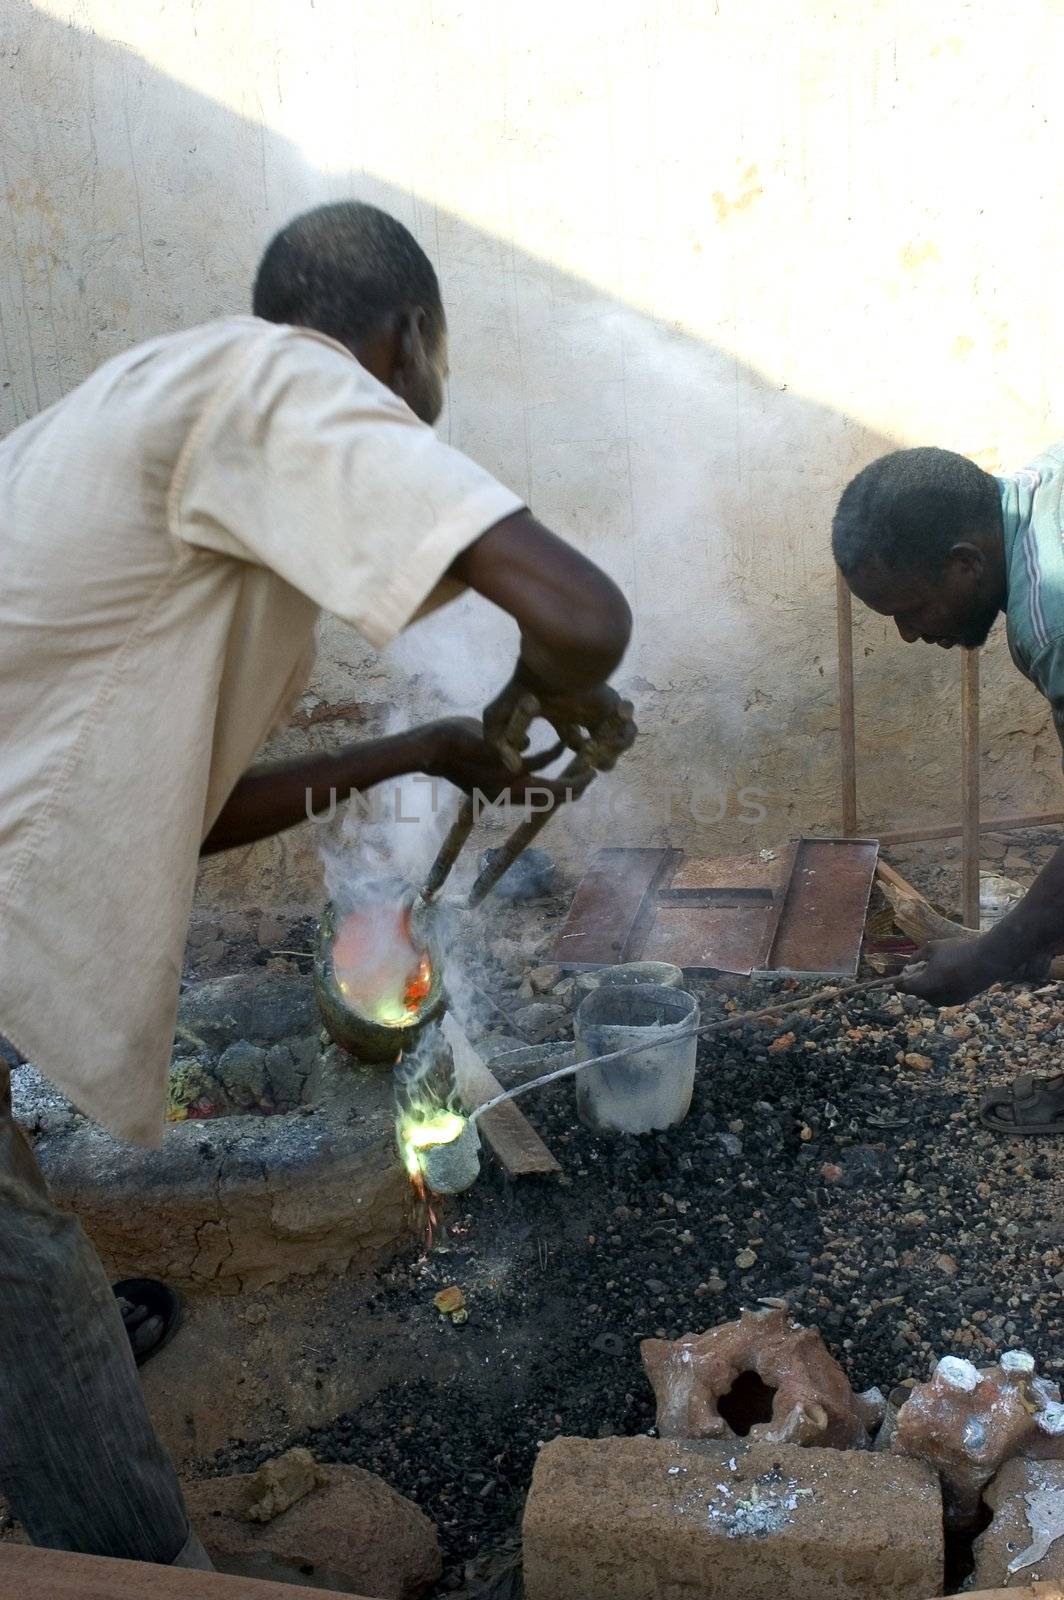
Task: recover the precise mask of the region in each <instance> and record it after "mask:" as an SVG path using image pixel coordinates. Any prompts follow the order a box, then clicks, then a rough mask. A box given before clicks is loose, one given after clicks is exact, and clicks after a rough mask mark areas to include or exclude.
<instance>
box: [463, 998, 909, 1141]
mask: <svg viewBox="0 0 1064 1600" xmlns="http://www.w3.org/2000/svg"><path fill="white" fill-rule="evenodd" d="M893 987H894V979H893V977H882V978H864V979H862V980H861V982H860V983H848V984H844V985H843V986H842V987H841V988H831V989H821V990H820V991H819V993H817V994H807V995H803V996H802V997H801V998H800V999H798V1000H784V1001H781V1002H780V1004H779V1005H775V1006H765V1007H764V1009H763V1010H761V1011H735V1012H733V1013H732V1015H731V1016H730V1017H715V1018H714V1019H713V1021H712V1022H703V1023H700V1025H699V1026H698V1027H697V1028H684V1029H683V1030H682V1032H679V1033H671V1034H670V1035H669V1043H670V1044H671V1043H672V1042H673V1041H674V1040H678V1039H695V1038H698V1037H700V1036H702V1037H704V1036H705V1035H706V1034H708V1033H723V1032H724V1030H725V1029H727V1028H738V1027H741V1026H742V1025H743V1024H744V1023H748V1022H763V1021H765V1020H767V1019H768V1018H769V1017H775V1016H777V1015H778V1014H779V1013H781V1012H784V1011H801V1010H806V1009H808V1008H809V1007H810V1006H815V1005H819V1004H821V1002H827V1001H829V1000H849V999H850V997H851V996H852V995H855V994H861V993H863V992H864V990H866V989H890V988H893ZM660 1044H661V1040H660V1038H657V1039H646V1040H644V1041H643V1042H642V1043H641V1044H630V1045H626V1046H625V1048H624V1049H623V1050H611V1051H610V1052H609V1054H608V1055H604V1056H592V1057H591V1058H590V1060H588V1061H570V1062H569V1064H568V1065H567V1066H564V1067H556V1068H555V1070H554V1071H553V1072H545V1073H543V1074H542V1076H541V1077H538V1078H530V1079H529V1080H528V1082H527V1083H519V1084H518V1085H517V1087H516V1088H514V1089H507V1090H506V1092H505V1093H504V1094H497V1095H495V1097H494V1098H493V1099H491V1100H486V1101H485V1102H484V1104H483V1105H482V1106H477V1108H476V1110H475V1111H472V1112H471V1113H470V1120H471V1121H475V1119H476V1118H477V1117H481V1116H483V1115H484V1112H485V1111H490V1110H491V1109H492V1108H493V1107H494V1106H499V1105H502V1103H503V1101H504V1100H513V1099H514V1098H515V1097H516V1096H517V1095H519V1094H528V1093H529V1091H530V1090H532V1089H543V1088H545V1087H546V1086H547V1084H548V1083H556V1082H557V1081H558V1079H559V1078H571V1077H573V1075H574V1074H575V1073H577V1072H583V1070H584V1068H585V1067H601V1066H606V1065H607V1064H608V1063H610V1062H613V1061H625V1060H627V1058H628V1057H629V1056H636V1055H640V1054H642V1052H643V1051H644V1050H654V1049H656V1048H657V1047H658V1046H659V1045H660Z"/></svg>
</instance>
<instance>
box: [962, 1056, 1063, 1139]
mask: <svg viewBox="0 0 1064 1600" xmlns="http://www.w3.org/2000/svg"><path fill="white" fill-rule="evenodd" d="M979 1120H980V1121H981V1122H982V1123H983V1124H984V1126H985V1127H987V1128H993V1130H994V1132H995V1133H1012V1134H1021V1135H1022V1134H1046V1133H1048V1134H1053V1133H1064V1073H1057V1074H1055V1076H1053V1077H1052V1078H1036V1077H1035V1075H1034V1073H1033V1072H1021V1073H1020V1074H1019V1076H1018V1077H1016V1078H1014V1079H1013V1081H1012V1083H1006V1084H1002V1085H1001V1087H1000V1088H998V1089H988V1090H987V1092H986V1094H984V1096H983V1098H982V1101H981V1102H980V1106H979Z"/></svg>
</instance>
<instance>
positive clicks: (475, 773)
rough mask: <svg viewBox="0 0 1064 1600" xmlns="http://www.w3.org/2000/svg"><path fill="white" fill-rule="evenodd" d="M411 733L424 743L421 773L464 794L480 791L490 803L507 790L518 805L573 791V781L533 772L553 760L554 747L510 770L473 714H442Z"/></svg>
mask: <svg viewBox="0 0 1064 1600" xmlns="http://www.w3.org/2000/svg"><path fill="white" fill-rule="evenodd" d="M507 720H509V719H508V718H507ZM415 731H416V735H417V737H418V738H419V739H421V740H422V741H423V742H424V755H423V758H422V764H421V770H422V772H424V773H425V774H426V775H427V776H428V777H430V778H446V780H447V782H448V783H453V784H454V785H455V787H456V788H458V789H463V790H464V791H465V793H466V794H471V793H472V792H473V791H474V790H479V792H480V793H481V794H483V795H484V796H485V797H486V798H487V799H488V800H491V801H495V800H499V799H501V798H502V796H503V795H504V794H508V795H509V797H510V799H511V800H513V802H514V803H515V804H516V805H521V804H523V803H524V802H525V800H526V799H533V800H539V801H540V802H542V800H543V799H544V795H545V793H547V794H550V795H552V796H553V797H554V798H555V799H556V800H564V799H566V798H567V797H568V791H569V790H571V789H572V785H566V784H563V783H560V782H559V781H558V780H557V779H550V778H542V777H540V776H539V774H538V772H537V770H536V769H537V767H539V766H543V765H545V764H546V763H547V762H549V761H551V760H553V759H555V757H556V756H557V754H558V750H557V747H555V749H554V750H548V751H545V752H544V753H543V755H541V756H540V757H538V758H537V759H535V760H531V761H526V762H522V763H521V765H520V767H519V769H518V770H517V771H516V772H515V771H514V769H513V767H512V766H510V765H508V764H507V762H506V761H505V760H504V759H503V757H502V756H501V755H500V753H499V750H498V748H497V745H496V744H495V743H494V741H492V740H491V739H489V738H488V736H487V732H486V729H485V728H484V727H482V726H481V724H480V723H479V722H477V721H476V720H475V719H474V718H472V717H446V718H444V719H443V720H442V721H440V722H430V723H427V724H426V726H425V727H423V728H419V729H417V730H415ZM573 792H574V794H575V792H577V791H575V790H574V791H573Z"/></svg>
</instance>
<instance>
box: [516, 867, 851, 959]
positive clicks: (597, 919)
mask: <svg viewBox="0 0 1064 1600" xmlns="http://www.w3.org/2000/svg"><path fill="white" fill-rule="evenodd" d="M877 854H878V846H877V845H876V843H875V841H874V840H866V839H800V840H797V841H794V842H792V843H791V844H790V845H787V846H785V847H782V848H781V849H780V850H779V851H777V852H775V853H774V857H773V859H772V860H771V861H762V860H761V859H760V858H749V857H747V858H742V857H730V858H726V859H723V860H721V861H705V860H701V861H700V860H694V861H683V860H682V857H681V854H680V852H679V851H677V850H623V849H607V850H601V851H600V852H599V854H598V855H597V856H596V858H595V862H594V865H593V866H592V868H591V870H590V871H589V872H588V873H587V874H586V876H585V877H584V879H583V880H582V882H581V884H580V887H579V888H578V889H577V892H576V896H575V898H574V900H573V904H572V907H571V909H570V912H569V916H568V918H567V919H566V923H565V926H564V928H563V929H562V931H561V933H560V934H559V935H558V937H557V938H556V939H555V940H554V942H553V944H552V945H551V947H550V950H549V951H548V953H547V954H546V955H545V957H544V960H546V961H551V962H558V963H559V964H560V965H562V966H566V967H579V966H604V965H612V964H614V963H616V962H619V961H632V960H637V961H671V962H673V963H675V965H676V966H678V967H682V968H684V969H685V970H686V971H689V972H692V971H693V972H699V971H701V972H729V973H734V974H736V975H737V976H746V975H748V974H750V973H752V972H787V973H790V974H792V975H796V976H797V975H802V976H807V977H852V976H853V975H854V974H855V973H856V971H857V964H858V961H859V959H860V954H861V940H862V937H863V933H864V921H865V915H866V913H867V910H868V900H869V896H870V894H871V891H872V879H873V876H874V873H875V866H876V856H877ZM729 878H731V879H733V880H735V881H732V882H730V883H729V882H728V881H727V879H729Z"/></svg>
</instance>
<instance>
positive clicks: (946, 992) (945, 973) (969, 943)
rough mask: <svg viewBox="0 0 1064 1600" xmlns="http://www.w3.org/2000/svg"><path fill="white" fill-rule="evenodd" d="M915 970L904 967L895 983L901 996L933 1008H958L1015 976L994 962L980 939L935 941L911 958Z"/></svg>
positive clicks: (1011, 969)
mask: <svg viewBox="0 0 1064 1600" xmlns="http://www.w3.org/2000/svg"><path fill="white" fill-rule="evenodd" d="M916 963H920V965H919V966H917V968H916V970H915V971H911V970H910V968H908V967H907V968H906V969H905V972H903V973H902V975H901V976H900V978H898V980H897V984H898V988H899V989H900V990H901V991H902V992H903V993H904V994H914V995H917V996H918V997H919V998H920V999H921V1000H926V1001H928V1003H929V1004H930V1005H933V1006H958V1005H962V1004H963V1003H964V1001H965V1000H970V999H971V998H972V996H973V995H976V994H980V993H981V992H982V991H983V990H984V989H988V988H989V987H990V985H991V984H992V983H1005V982H1007V981H1008V979H1010V978H1013V977H1015V976H1017V974H1016V972H1015V971H1014V969H1013V968H1012V967H1011V966H1008V965H1006V964H1005V963H1004V962H1003V961H1002V960H1001V959H1000V958H997V959H995V957H994V955H993V953H992V952H991V951H989V950H988V949H987V947H986V942H985V940H983V939H935V940H933V941H932V942H931V944H927V945H925V946H924V947H923V949H922V950H918V951H917V953H916V955H915V956H914V957H913V964H914V965H915V964H916Z"/></svg>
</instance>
